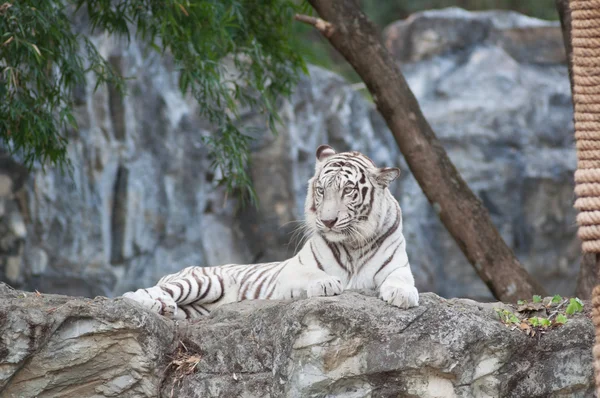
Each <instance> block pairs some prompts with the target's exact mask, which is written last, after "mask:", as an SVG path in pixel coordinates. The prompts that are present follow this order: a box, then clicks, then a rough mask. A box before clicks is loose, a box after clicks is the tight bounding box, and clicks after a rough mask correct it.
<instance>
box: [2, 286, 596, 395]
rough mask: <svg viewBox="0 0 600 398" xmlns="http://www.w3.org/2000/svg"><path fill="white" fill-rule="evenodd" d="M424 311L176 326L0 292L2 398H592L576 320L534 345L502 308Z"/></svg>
mask: <svg viewBox="0 0 600 398" xmlns="http://www.w3.org/2000/svg"><path fill="white" fill-rule="evenodd" d="M421 303H422V304H421V305H420V306H419V307H415V308H412V309H410V310H400V309H398V308H395V307H392V306H389V305H387V304H385V303H383V302H382V301H381V300H379V299H377V298H375V297H372V295H371V294H369V293H367V292H362V293H358V292H346V293H344V294H343V295H341V296H337V297H327V298H312V299H304V300H298V301H253V302H244V303H236V304H231V305H225V306H223V307H221V308H219V309H218V310H216V311H215V312H213V314H211V316H210V317H207V318H205V319H202V320H199V321H197V322H193V323H189V322H185V321H184V322H179V323H175V322H172V321H170V320H167V319H165V318H162V317H160V316H159V315H156V314H153V313H149V312H146V311H145V310H144V309H142V308H141V307H139V306H138V304H137V303H134V302H132V301H129V300H127V299H115V300H109V299H101V298H98V299H95V300H92V299H75V298H73V297H66V296H54V295H36V294H29V293H23V292H17V291H11V290H9V289H7V288H5V287H3V286H1V284H0V332H1V333H0V396H2V397H6V398H23V397H26V398H27V397H34V396H35V397H39V398H54V397H56V398H58V397H69V396H72V397H91V396H93V397H98V398H103V397H117V396H118V397H121V398H129V397H136V398H139V397H157V396H162V397H165V398H166V397H182V398H184V397H186V398H187V397H203V398H206V397H237V396H243V397H246V398H253V397H256V398H269V397H293V398H296V397H298V398H299V397H303V398H304V397H325V396H329V397H331V396H335V397H373V398H379V397H392V396H393V397H398V396H401V397H422V398H433V397H464V398H467V397H531V398H534V397H554V398H557V397H565V398H566V397H570V398H572V397H591V396H593V392H594V382H593V367H592V346H593V344H594V327H593V325H592V322H591V320H590V319H589V318H588V317H587V316H586V315H581V314H580V315H577V316H575V317H572V318H570V319H569V321H568V322H567V324H566V325H564V326H561V327H558V328H556V329H551V330H550V331H548V332H547V333H546V334H544V335H541V336H540V335H538V336H536V337H534V338H532V337H528V336H526V335H525V333H523V332H521V331H519V330H514V329H510V328H507V327H506V326H505V325H504V324H502V323H501V322H500V321H499V320H498V319H497V315H495V311H494V308H495V307H497V306H501V304H480V303H477V302H474V301H471V300H464V299H453V300H445V299H442V298H440V297H438V296H436V295H435V294H432V293H426V294H422V295H421ZM586 305H589V304H586Z"/></svg>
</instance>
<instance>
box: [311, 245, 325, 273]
mask: <svg viewBox="0 0 600 398" xmlns="http://www.w3.org/2000/svg"><path fill="white" fill-rule="evenodd" d="M310 251H311V252H312V254H313V257H314V258H315V261H316V262H317V267H319V269H320V270H321V271H325V270H324V269H323V266H322V265H321V263H320V262H319V259H318V258H317V255H316V254H315V249H314V248H313V245H312V242H311V243H310Z"/></svg>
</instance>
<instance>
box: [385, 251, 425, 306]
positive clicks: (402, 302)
mask: <svg viewBox="0 0 600 398" xmlns="http://www.w3.org/2000/svg"><path fill="white" fill-rule="evenodd" d="M379 297H380V298H381V299H382V300H383V301H385V302H388V303H390V304H392V305H395V306H396V307H400V308H410V307H416V306H418V305H419V292H418V291H417V288H416V287H415V281H414V278H413V275H412V272H411V270H410V266H409V265H408V262H407V263H406V265H405V266H403V267H398V268H396V269H395V270H393V271H392V272H391V273H390V274H389V275H388V276H387V277H386V278H385V279H384V280H383V282H382V283H381V285H380V286H379Z"/></svg>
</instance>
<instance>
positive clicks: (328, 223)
mask: <svg viewBox="0 0 600 398" xmlns="http://www.w3.org/2000/svg"><path fill="white" fill-rule="evenodd" d="M337 220H338V219H337V217H336V218H334V219H333V220H321V221H322V222H323V224H324V225H325V226H326V227H327V228H333V226H334V225H335V223H336V222H337Z"/></svg>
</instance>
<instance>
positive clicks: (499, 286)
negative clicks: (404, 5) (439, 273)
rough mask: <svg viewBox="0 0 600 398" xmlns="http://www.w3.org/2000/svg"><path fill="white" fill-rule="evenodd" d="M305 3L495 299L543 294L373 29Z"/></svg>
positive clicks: (336, 3)
mask: <svg viewBox="0 0 600 398" xmlns="http://www.w3.org/2000/svg"><path fill="white" fill-rule="evenodd" d="M309 2H310V4H311V5H312V6H313V7H314V8H315V10H316V11H317V12H318V14H319V15H320V17H321V18H322V19H324V20H325V21H327V22H329V23H330V24H331V26H327V23H326V22H325V25H324V24H323V21H321V24H320V25H319V24H318V23H317V24H315V26H316V27H317V28H318V29H319V30H321V32H322V33H324V35H325V36H326V37H327V38H328V40H329V42H330V43H331V45H332V46H333V47H334V48H335V49H336V50H338V51H339V52H340V53H341V54H342V55H343V56H344V58H346V60H347V61H348V62H349V63H350V65H352V67H353V68H354V69H355V70H356V72H357V73H358V74H359V76H360V77H361V78H362V80H363V81H364V82H365V84H366V86H367V88H368V89H369V91H370V92H371V95H372V97H373V100H374V102H375V104H376V105H377V109H378V110H379V112H380V113H381V115H382V116H383V117H384V119H385V121H386V123H387V125H388V127H389V128H390V130H391V131H392V134H393V135H394V138H395V140H396V143H397V144H398V147H399V149H400V151H401V152H402V154H403V155H404V157H405V158H406V161H407V163H408V166H409V167H410V170H411V171H412V173H413V175H414V176H415V178H416V180H417V182H418V183H419V185H420V186H421V189H422V190H423V192H424V193H425V195H426V196H427V199H428V200H429V202H430V203H431V204H432V205H433V206H434V208H435V209H436V210H437V212H438V214H439V217H440V219H441V221H442V223H443V224H444V225H445V226H446V228H447V229H448V231H449V232H450V234H451V235H452V237H453V238H454V240H455V241H456V242H457V244H458V245H459V247H460V249H461V250H462V252H463V253H464V254H465V256H466V257H467V259H468V260H469V262H470V263H471V264H472V265H473V267H474V268H475V270H476V271H477V273H478V274H479V276H480V277H481V279H482V280H483V281H484V282H485V283H486V285H487V286H488V287H489V288H490V290H491V291H492V293H493V294H494V296H495V297H496V298H498V299H500V300H502V301H509V302H514V301H515V300H517V299H523V298H531V296H532V295H533V294H543V293H544V290H543V289H542V288H541V286H540V285H539V284H538V283H537V282H536V281H535V280H534V279H533V278H532V277H531V276H530V275H529V274H528V273H527V271H526V270H525V269H524V268H523V267H522V266H521V264H520V263H519V261H518V260H517V259H516V257H515V255H514V253H513V252H512V250H511V249H510V248H509V247H508V246H507V245H506V243H505V242H504V240H503V239H502V237H501V236H500V234H499V233H498V231H497V230H496V228H495V226H494V225H493V224H492V221H491V219H490V216H489V214H488V212H487V210H486V209H485V208H484V207H483V205H482V203H481V201H480V200H479V199H478V198H477V197H476V196H475V195H474V194H473V192H472V191H471V190H470V189H469V187H468V186H467V184H466V183H465V181H464V180H463V179H462V177H461V176H460V175H459V174H458V172H457V170H456V168H455V167H454V165H453V164H452V163H451V162H450V159H449V158H448V155H447V154H446V151H445V150H444V148H443V147H442V145H441V143H440V142H439V140H438V139H437V137H436V136H435V134H434V132H433V131H432V129H431V127H430V126H429V124H428V122H427V121H426V120H425V118H424V116H423V114H422V112H421V109H420V108H419V104H418V103H417V100H416V98H415V97H414V95H413V93H412V91H411V90H410V88H409V87H408V85H407V83H406V80H405V79H404V77H403V75H402V74H401V72H400V70H399V69H398V67H397V65H396V63H395V62H394V60H393V59H392V57H391V56H390V54H389V53H388V52H387V50H386V49H385V47H384V46H383V44H382V42H381V40H380V38H379V34H378V32H377V30H376V29H375V27H374V26H373V24H372V23H371V22H370V21H369V20H368V19H367V17H366V16H365V15H364V14H363V13H362V12H361V11H360V8H359V6H358V4H357V3H356V1H354V0H309Z"/></svg>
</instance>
